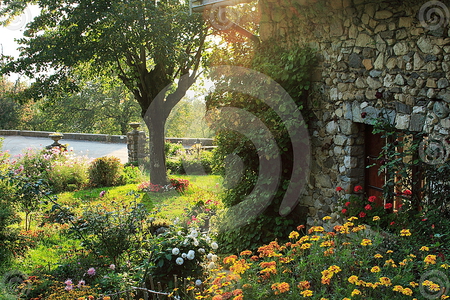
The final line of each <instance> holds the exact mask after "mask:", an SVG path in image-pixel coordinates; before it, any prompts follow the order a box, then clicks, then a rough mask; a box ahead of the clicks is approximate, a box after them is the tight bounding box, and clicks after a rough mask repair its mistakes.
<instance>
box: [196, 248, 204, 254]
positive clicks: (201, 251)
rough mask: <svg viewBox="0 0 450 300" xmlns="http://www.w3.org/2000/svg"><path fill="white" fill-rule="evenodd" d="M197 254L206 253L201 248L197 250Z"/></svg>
mask: <svg viewBox="0 0 450 300" xmlns="http://www.w3.org/2000/svg"><path fill="white" fill-rule="evenodd" d="M197 251H198V253H200V254H205V253H206V251H205V249H203V248H198V250H197Z"/></svg>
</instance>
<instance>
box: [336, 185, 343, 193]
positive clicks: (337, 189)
mask: <svg viewBox="0 0 450 300" xmlns="http://www.w3.org/2000/svg"><path fill="white" fill-rule="evenodd" d="M343 190H344V189H343V188H341V187H340V186H338V187H337V188H336V192H340V191H343Z"/></svg>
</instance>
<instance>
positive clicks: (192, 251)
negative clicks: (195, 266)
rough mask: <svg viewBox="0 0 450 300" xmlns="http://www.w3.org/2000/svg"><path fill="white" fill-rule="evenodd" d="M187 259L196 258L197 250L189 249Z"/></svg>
mask: <svg viewBox="0 0 450 300" xmlns="http://www.w3.org/2000/svg"><path fill="white" fill-rule="evenodd" d="M186 257H187V259H189V260H193V259H194V258H195V251H194V250H189V252H188V254H187V255H186Z"/></svg>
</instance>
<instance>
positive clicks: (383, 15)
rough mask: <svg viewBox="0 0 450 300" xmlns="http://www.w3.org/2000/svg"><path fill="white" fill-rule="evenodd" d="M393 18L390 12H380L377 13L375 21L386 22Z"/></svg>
mask: <svg viewBox="0 0 450 300" xmlns="http://www.w3.org/2000/svg"><path fill="white" fill-rule="evenodd" d="M392 16H393V13H392V12H391V11H389V10H379V11H377V12H376V13H375V19H378V20H386V19H389V18H390V17H392Z"/></svg>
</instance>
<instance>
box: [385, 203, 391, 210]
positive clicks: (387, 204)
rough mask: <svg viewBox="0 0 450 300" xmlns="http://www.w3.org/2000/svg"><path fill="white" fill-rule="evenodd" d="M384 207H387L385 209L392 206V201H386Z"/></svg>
mask: <svg viewBox="0 0 450 300" xmlns="http://www.w3.org/2000/svg"><path fill="white" fill-rule="evenodd" d="M384 208H385V209H389V208H392V203H386V204H385V205H384Z"/></svg>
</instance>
